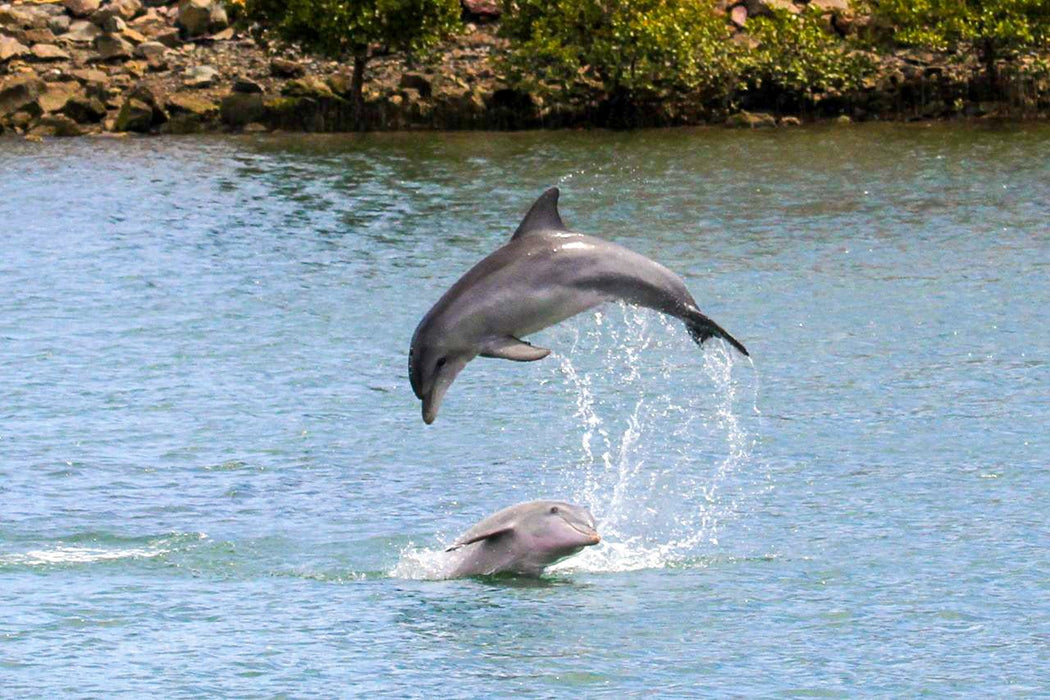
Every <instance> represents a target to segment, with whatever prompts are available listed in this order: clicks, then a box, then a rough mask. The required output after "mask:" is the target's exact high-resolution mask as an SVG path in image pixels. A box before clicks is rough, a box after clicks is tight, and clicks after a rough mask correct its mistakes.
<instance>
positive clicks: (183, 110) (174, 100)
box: [168, 92, 219, 119]
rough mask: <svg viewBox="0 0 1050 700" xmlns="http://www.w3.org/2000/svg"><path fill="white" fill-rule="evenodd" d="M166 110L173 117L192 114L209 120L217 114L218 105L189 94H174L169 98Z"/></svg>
mask: <svg viewBox="0 0 1050 700" xmlns="http://www.w3.org/2000/svg"><path fill="white" fill-rule="evenodd" d="M168 109H169V110H170V111H171V113H172V114H173V115H176V114H192V115H194V116H197V117H200V118H201V119H209V118H211V117H215V116H218V114H219V105H217V104H215V103H214V102H212V101H211V100H208V99H205V98H203V97H199V96H198V95H197V94H194V93H191V92H176V93H175V94H174V95H172V96H171V97H169V98H168Z"/></svg>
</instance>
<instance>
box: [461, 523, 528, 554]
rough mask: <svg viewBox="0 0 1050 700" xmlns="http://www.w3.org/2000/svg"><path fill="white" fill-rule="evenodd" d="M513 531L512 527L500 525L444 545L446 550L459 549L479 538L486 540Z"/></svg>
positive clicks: (479, 539)
mask: <svg viewBox="0 0 1050 700" xmlns="http://www.w3.org/2000/svg"><path fill="white" fill-rule="evenodd" d="M513 531H514V528H513V527H501V528H498V529H496V530H487V531H485V532H482V533H479V534H477V535H472V536H470V537H469V538H467V539H465V540H456V541H455V542H453V543H452V544H451V545H449V546H448V547H446V548H445V551H446V552H451V551H453V550H455V549H459V548H460V547H466V546H467V545H468V544H474V543H475V542H480V541H481V540H488V539H494V538H496V537H501V536H503V535H506V534H508V533H510V532H513Z"/></svg>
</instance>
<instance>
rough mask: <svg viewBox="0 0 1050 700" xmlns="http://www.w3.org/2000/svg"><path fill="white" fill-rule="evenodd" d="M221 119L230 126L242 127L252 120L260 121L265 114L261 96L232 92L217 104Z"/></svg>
mask: <svg viewBox="0 0 1050 700" xmlns="http://www.w3.org/2000/svg"><path fill="white" fill-rule="evenodd" d="M219 111H220V113H221V115H222V121H223V123H225V124H228V125H229V126H232V127H237V128H240V127H243V126H245V125H246V124H251V123H252V122H257V121H261V120H262V119H263V117H265V116H266V107H265V105H264V104H263V96H262V95H260V94H258V93H254V94H250V95H249V94H245V93H243V92H234V93H231V94H229V95H227V96H226V97H224V98H223V99H222V104H221V105H220V106H219Z"/></svg>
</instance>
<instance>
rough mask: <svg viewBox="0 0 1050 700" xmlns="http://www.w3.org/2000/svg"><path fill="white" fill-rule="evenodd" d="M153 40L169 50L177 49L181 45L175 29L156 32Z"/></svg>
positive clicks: (180, 39) (177, 31)
mask: <svg viewBox="0 0 1050 700" xmlns="http://www.w3.org/2000/svg"><path fill="white" fill-rule="evenodd" d="M153 40H154V41H159V42H160V43H162V44H164V45H165V46H167V47H168V48H169V49H174V48H177V47H178V46H179V45H180V44H181V43H182V37H181V36H180V35H179V30H178V29H175V28H171V29H165V30H164V31H162V32H158V33H157V34H155V35H154V36H153Z"/></svg>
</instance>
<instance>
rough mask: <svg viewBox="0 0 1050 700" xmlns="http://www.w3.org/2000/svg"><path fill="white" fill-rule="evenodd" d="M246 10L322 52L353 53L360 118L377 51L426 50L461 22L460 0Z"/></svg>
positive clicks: (299, 0) (307, 2) (317, 2)
mask: <svg viewBox="0 0 1050 700" xmlns="http://www.w3.org/2000/svg"><path fill="white" fill-rule="evenodd" d="M245 14H246V16H247V17H249V18H251V19H257V20H262V21H264V22H268V23H270V24H272V25H273V26H276V28H277V30H278V31H279V32H280V33H281V34H282V35H283V36H284V37H285V38H286V39H288V40H290V41H296V42H299V43H300V44H302V45H303V46H304V47H307V48H310V49H313V50H315V51H319V52H321V53H323V54H326V55H329V56H334V57H339V56H344V55H350V56H353V59H354V74H353V78H352V81H351V90H350V92H351V96H352V98H353V100H354V106H355V111H356V114H357V115H358V118H360V115H361V111H362V109H361V108H362V101H363V97H362V89H363V86H364V73H365V68H366V66H367V64H368V61H369V60H370V59H371V58H372V57H373V55H374V52H375V51H376V50H377V49H378V50H384V51H391V50H401V51H410V52H411V51H422V50H426V49H427V48H429V47H431V46H433V45H434V44H436V43H437V42H438V41H440V40H441V39H442V38H444V37H445V36H447V35H448V34H450V33H451V32H452V31H453V30H455V29H456V28H457V27H458V26H459V15H460V6H459V0H287V1H284V0H246V2H245Z"/></svg>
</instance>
